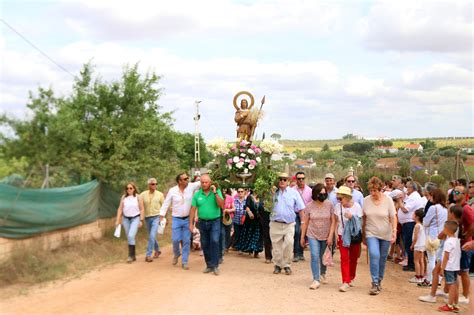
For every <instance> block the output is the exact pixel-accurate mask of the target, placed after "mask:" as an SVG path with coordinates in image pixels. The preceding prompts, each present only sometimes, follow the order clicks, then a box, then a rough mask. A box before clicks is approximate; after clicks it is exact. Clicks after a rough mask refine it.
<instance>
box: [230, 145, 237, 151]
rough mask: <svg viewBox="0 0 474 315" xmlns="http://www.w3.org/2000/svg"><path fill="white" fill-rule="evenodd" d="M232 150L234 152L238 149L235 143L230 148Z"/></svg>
mask: <svg viewBox="0 0 474 315" xmlns="http://www.w3.org/2000/svg"><path fill="white" fill-rule="evenodd" d="M230 150H231V151H232V152H235V151H237V146H236V145H235V144H234V145H233V146H232V148H230Z"/></svg>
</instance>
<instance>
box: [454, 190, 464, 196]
mask: <svg viewBox="0 0 474 315" xmlns="http://www.w3.org/2000/svg"><path fill="white" fill-rule="evenodd" d="M453 194H455V195H456V196H459V195H460V194H462V192H460V191H459V190H454V191H453Z"/></svg>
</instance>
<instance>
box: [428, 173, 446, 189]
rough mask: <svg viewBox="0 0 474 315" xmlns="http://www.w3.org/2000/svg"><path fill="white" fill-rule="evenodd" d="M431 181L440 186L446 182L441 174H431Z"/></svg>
mask: <svg viewBox="0 0 474 315" xmlns="http://www.w3.org/2000/svg"><path fill="white" fill-rule="evenodd" d="M431 182H433V183H435V184H436V185H438V187H441V186H442V185H443V184H444V183H445V182H446V179H445V178H444V177H443V175H433V176H431Z"/></svg>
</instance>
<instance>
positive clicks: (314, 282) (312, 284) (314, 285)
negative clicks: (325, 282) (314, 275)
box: [309, 280, 321, 290]
mask: <svg viewBox="0 0 474 315" xmlns="http://www.w3.org/2000/svg"><path fill="white" fill-rule="evenodd" d="M320 285H321V284H320V283H319V281H317V280H313V283H311V285H310V286H309V288H310V289H311V290H316V289H317V288H319V286H320Z"/></svg>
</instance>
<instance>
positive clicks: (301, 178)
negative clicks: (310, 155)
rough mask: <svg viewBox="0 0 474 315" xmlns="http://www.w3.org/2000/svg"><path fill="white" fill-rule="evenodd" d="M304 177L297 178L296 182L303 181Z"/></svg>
mask: <svg viewBox="0 0 474 315" xmlns="http://www.w3.org/2000/svg"><path fill="white" fill-rule="evenodd" d="M304 179H305V178H304V177H298V178H297V180H304Z"/></svg>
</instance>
